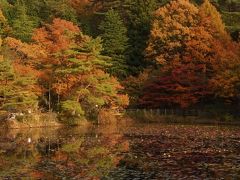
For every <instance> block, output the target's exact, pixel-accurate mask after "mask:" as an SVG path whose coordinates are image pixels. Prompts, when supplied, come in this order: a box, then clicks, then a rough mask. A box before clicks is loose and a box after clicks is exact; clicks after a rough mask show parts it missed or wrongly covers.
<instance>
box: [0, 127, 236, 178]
mask: <svg viewBox="0 0 240 180" xmlns="http://www.w3.org/2000/svg"><path fill="white" fill-rule="evenodd" d="M0 179H86V180H88V179H103V180H104V179H106V180H108V179H113V180H114V179H116V180H125V179H126V180H128V179H135V180H140V179H141V180H142V179H240V128H239V127H218V126H189V125H159V124H158V125H156V124H151V125H149V124H134V125H133V124H132V125H128V126H126V125H125V126H119V125H118V126H117V125H111V126H99V127H88V128H83V127H82V128H81V127H77V128H59V129H52V128H48V129H47V128H43V129H30V130H8V131H3V130H1V131H0Z"/></svg>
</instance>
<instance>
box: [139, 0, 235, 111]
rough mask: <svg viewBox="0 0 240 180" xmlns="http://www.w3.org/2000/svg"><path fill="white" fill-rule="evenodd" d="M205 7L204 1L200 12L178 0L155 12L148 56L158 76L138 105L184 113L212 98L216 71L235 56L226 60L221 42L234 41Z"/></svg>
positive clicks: (191, 5)
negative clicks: (178, 107)
mask: <svg viewBox="0 0 240 180" xmlns="http://www.w3.org/2000/svg"><path fill="white" fill-rule="evenodd" d="M207 7H208V8H207ZM209 8H210V9H211V8H212V7H211V5H210V4H209V3H208V1H205V3H204V4H203V5H202V8H200V10H199V8H197V7H196V6H194V5H193V4H191V3H190V2H189V1H188V0H176V1H171V2H170V3H169V4H167V5H165V6H164V7H162V8H159V9H158V10H157V11H156V12H155V19H154V22H153V25H152V30H151V35H150V39H149V43H148V47H147V49H146V54H147V58H148V59H150V60H153V61H154V62H155V63H156V64H157V66H158V68H157V71H158V74H157V75H156V76H155V78H153V80H152V81H151V82H150V83H148V84H147V85H146V87H145V89H144V91H145V93H144V95H143V96H142V97H141V99H140V104H142V105H144V106H152V107H159V106H165V107H166V106H177V105H179V106H180V107H182V108H185V107H188V106H191V105H193V104H196V103H198V102H199V101H200V100H201V99H202V98H204V97H205V96H207V95H212V94H214V93H215V92H214V90H213V87H214V86H216V84H218V83H220V82H218V83H217V80H216V79H218V78H216V77H217V72H220V71H221V70H222V68H220V67H223V66H224V64H225V63H226V62H227V61H226V60H225V63H224V59H227V60H229V59H231V58H230V57H231V53H233V52H232V51H231V53H227V54H225V55H224V52H225V53H226V51H224V52H223V50H224V48H225V47H224V45H223V42H226V40H228V42H229V44H231V43H232V42H231V41H230V39H229V38H228V35H227V33H226V31H225V30H224V25H223V23H222V21H221V18H220V16H219V15H217V11H215V12H213V11H211V13H210V12H209ZM204 9H205V10H204ZM212 9H213V8H212ZM213 21H215V22H213ZM220 37H221V38H220ZM223 39H224V41H223ZM229 47H231V46H229ZM226 56H228V57H227V58H224V57H226ZM228 63H229V62H228ZM237 64H238V63H237ZM220 69H221V70H220ZM214 79H215V80H214ZM214 84H215V85H214Z"/></svg>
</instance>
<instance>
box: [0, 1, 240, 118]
mask: <svg viewBox="0 0 240 180" xmlns="http://www.w3.org/2000/svg"><path fill="white" fill-rule="evenodd" d="M239 31H240V2H239V1H238V0H214V1H209V0H192V1H189V0H173V1H169V0H121V1H119V0H0V35H1V41H0V42H1V43H0V45H1V50H0V54H1V56H0V74H1V76H0V110H1V112H6V111H7V112H11V111H26V110H27V109H28V110H29V109H31V111H36V110H39V109H41V110H42V111H47V110H49V111H55V112H58V113H60V114H61V115H63V116H67V117H70V116H71V117H74V118H81V117H88V118H93V117H95V116H96V115H97V114H98V113H99V111H101V110H105V111H106V110H109V109H111V110H116V109H123V108H126V107H130V108H181V109H186V108H199V109H208V110H209V109H211V110H212V111H214V112H217V113H227V114H229V113H230V114H232V115H238V110H239V107H240V106H239V103H240V94H239V93H240V73H239V72H240V51H239V50H240V49H239V48H240V46H239Z"/></svg>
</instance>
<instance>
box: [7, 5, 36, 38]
mask: <svg viewBox="0 0 240 180" xmlns="http://www.w3.org/2000/svg"><path fill="white" fill-rule="evenodd" d="M14 9H15V17H14V18H13V20H12V23H11V24H12V28H13V35H14V36H15V37H16V38H19V39H20V40H22V41H24V42H28V41H30V40H31V37H32V32H33V29H34V28H35V27H36V25H37V23H36V22H34V21H33V20H32V18H31V17H30V16H28V15H27V11H26V7H25V6H24V5H22V4H20V3H18V4H17V5H15V7H14Z"/></svg>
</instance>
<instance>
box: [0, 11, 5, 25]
mask: <svg viewBox="0 0 240 180" xmlns="http://www.w3.org/2000/svg"><path fill="white" fill-rule="evenodd" d="M5 22H6V18H5V17H4V15H3V13H2V10H1V9H0V23H5Z"/></svg>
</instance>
